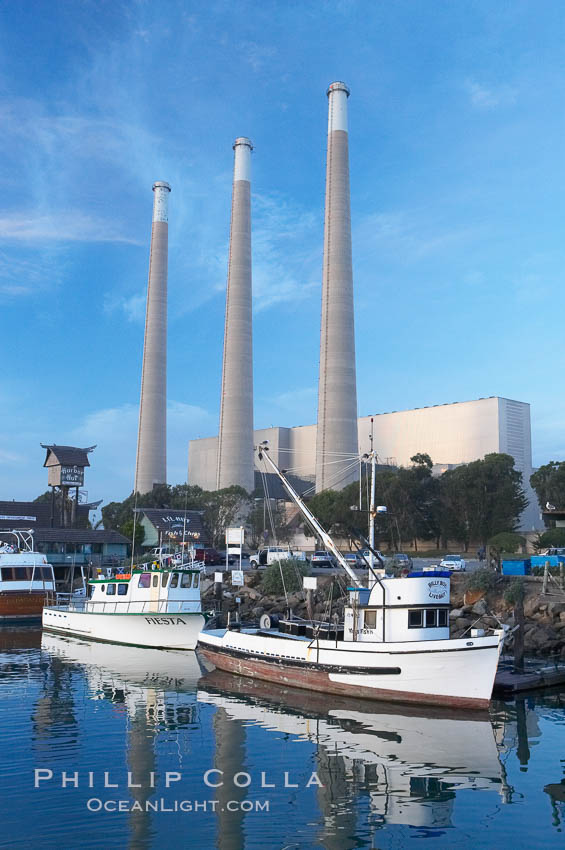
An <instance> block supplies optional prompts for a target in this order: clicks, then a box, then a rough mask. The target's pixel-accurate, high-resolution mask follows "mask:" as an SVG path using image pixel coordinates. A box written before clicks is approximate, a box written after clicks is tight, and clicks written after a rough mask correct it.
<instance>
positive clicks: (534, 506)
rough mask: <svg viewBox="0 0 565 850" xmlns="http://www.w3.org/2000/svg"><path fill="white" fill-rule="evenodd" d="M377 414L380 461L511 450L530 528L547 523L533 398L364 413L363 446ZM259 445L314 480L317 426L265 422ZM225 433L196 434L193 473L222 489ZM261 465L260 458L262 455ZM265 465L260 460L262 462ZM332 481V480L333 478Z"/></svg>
mask: <svg viewBox="0 0 565 850" xmlns="http://www.w3.org/2000/svg"><path fill="white" fill-rule="evenodd" d="M371 419H372V420H373V426H372V427H373V439H374V446H375V449H376V451H377V453H378V456H379V462H380V463H387V464H395V465H398V466H407V465H409V463H410V458H411V457H412V456H413V455H415V454H417V453H418V452H425V453H427V454H429V455H430V457H431V458H432V460H433V462H434V470H435V471H436V472H438V473H439V472H442V471H444V470H445V469H448V468H449V467H452V466H457V465H458V464H460V463H469V462H470V461H472V460H477V459H479V458H482V457H484V456H485V455H486V454H489V453H491V452H505V453H506V454H509V455H511V456H512V457H513V458H514V460H515V462H516V468H517V469H519V470H520V472H522V474H523V479H524V488H525V490H526V494H527V496H528V499H529V502H530V504H529V507H528V508H527V509H526V510H525V511H524V514H523V516H522V522H521V527H522V529H523V530H524V531H531V530H533V529H537V528H543V522H542V521H541V519H540V511H539V506H538V503H537V498H536V495H535V493H534V492H533V491H532V489H531V488H530V484H529V480H530V475H531V474H532V471H533V470H532V441H531V429H530V405H529V404H526V403H525V402H522V401H513V400H512V399H507V398H500V397H498V396H491V397H490V398H480V399H476V400H475V401H463V402H454V403H452V404H436V405H433V406H432V407H419V408H416V409H414V410H399V411H393V412H391V413H379V414H375V415H374V416H372V417H371V416H362V417H360V418H359V419H358V430H359V450H360V452H361V453H363V452H368V451H369V450H370V434H371ZM254 440H255V444H257V443H259V442H261V441H262V440H269V446H270V451H271V456H272V457H273V460H275V462H277V463H278V464H279V465H280V466H282V467H284V468H285V469H291V470H292V471H293V472H294V473H295V474H296V475H299V476H300V477H301V478H309V479H310V480H312V481H314V476H315V467H316V426H315V425H301V426H296V427H293V428H282V427H273V428H263V429H258V430H256V431H255V432H254ZM217 452H218V438H217V437H207V438H205V439H200V440H191V441H190V444H189V462H188V480H189V482H190V484H197V485H199V486H200V487H202V488H203V489H205V490H214V489H215V488H216V467H217ZM255 463H256V465H257V458H256V459H255ZM346 465H347V461H346V459H343V460H342V459H341V458H336V459H335V461H333V462H332V466H333V467H334V470H335V471H332V474H331V480H332V481H333V485H334V486H336V487H337V486H339V484H340V476H341V475H342V471H343V470H344V469H345V467H346ZM257 468H258V467H257ZM330 486H331V485H330Z"/></svg>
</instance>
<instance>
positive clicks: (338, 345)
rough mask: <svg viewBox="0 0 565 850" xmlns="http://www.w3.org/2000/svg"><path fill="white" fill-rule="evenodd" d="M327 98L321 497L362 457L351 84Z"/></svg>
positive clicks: (346, 478)
mask: <svg viewBox="0 0 565 850" xmlns="http://www.w3.org/2000/svg"><path fill="white" fill-rule="evenodd" d="M327 95H328V98H329V118H328V152H327V163H326V215H325V221H324V264H323V280H322V328H321V337H320V378H319V384H318V428H317V435H316V491H317V492H320V491H321V490H325V489H326V488H328V487H329V488H332V489H341V488H342V487H344V486H345V485H346V484H349V483H350V482H351V481H353V480H355V478H356V477H357V475H356V469H357V467H354V469H353V471H350V472H348V473H346V472H344V469H345V466H347V465H348V464H347V460H346V458H347V456H348V455H349V456H351V455H356V454H357V452H358V438H357V386H356V376H355V328H354V318H353V272H352V267H351V212H350V204H349V152H348V134H347V98H348V97H349V89H348V88H347V86H346V85H345V83H340V82H336V83H332V84H331V85H330V87H329V88H328V91H327ZM334 461H338V463H335V462H334ZM339 461H343V462H342V463H339ZM340 470H341V472H340Z"/></svg>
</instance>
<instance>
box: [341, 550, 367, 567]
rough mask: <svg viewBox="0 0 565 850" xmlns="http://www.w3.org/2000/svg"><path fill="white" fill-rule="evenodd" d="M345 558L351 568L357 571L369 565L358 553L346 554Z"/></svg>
mask: <svg viewBox="0 0 565 850" xmlns="http://www.w3.org/2000/svg"><path fill="white" fill-rule="evenodd" d="M343 557H344V558H345V560H346V561H347V563H348V564H349V566H350V567H355V569H357V570H359V569H362V568H363V567H366V566H367V564H366V563H365V561H364V560H363V558H362V557H361V555H360V554H359V553H358V552H346V553H345V555H344V556H343Z"/></svg>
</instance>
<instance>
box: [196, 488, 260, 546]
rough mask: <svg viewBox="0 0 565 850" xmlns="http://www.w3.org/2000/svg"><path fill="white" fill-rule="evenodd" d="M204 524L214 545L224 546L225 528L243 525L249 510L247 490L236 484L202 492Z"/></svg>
mask: <svg viewBox="0 0 565 850" xmlns="http://www.w3.org/2000/svg"><path fill="white" fill-rule="evenodd" d="M203 504H204V524H205V525H206V528H207V529H208V532H209V534H210V538H211V541H212V544H213V545H214V546H218V547H223V546H225V531H226V528H229V527H230V526H233V525H234V524H236V525H244V523H245V518H246V516H247V513H248V511H249V505H250V498H249V495H248V494H247V491H246V490H244V489H243V487H239V486H238V485H237V484H233V485H232V486H231V487H224V488H223V489H222V490H214V491H211V492H204V493H203Z"/></svg>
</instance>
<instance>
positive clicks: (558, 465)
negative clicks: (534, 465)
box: [530, 460, 565, 524]
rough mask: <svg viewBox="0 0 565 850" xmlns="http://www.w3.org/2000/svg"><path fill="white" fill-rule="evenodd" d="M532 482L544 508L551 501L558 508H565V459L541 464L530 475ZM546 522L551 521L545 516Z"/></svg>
mask: <svg viewBox="0 0 565 850" xmlns="http://www.w3.org/2000/svg"><path fill="white" fill-rule="evenodd" d="M530 484H531V485H532V487H533V488H534V490H535V491H536V495H537V497H538V502H539V503H540V506H541V508H542V510H544V509H545V506H546V505H547V503H548V502H549V504H550V505H554V506H555V507H556V508H565V461H559V460H550V461H549V463H546V464H544V466H540V468H539V469H537V470H536V471H535V472H534V474H533V475H532V476H531V477H530ZM545 521H546V524H549V523H550V522H551V518H550V517H546V518H545Z"/></svg>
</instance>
